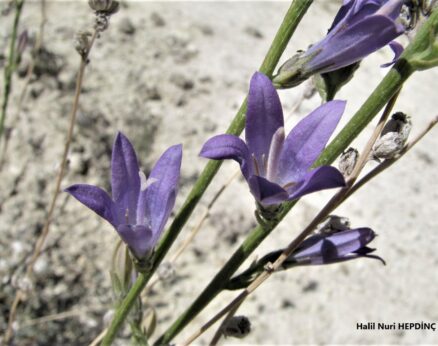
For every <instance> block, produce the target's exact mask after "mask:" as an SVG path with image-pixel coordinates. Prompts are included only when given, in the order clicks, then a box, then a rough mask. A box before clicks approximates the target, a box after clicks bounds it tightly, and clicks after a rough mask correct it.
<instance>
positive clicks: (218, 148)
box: [199, 134, 252, 179]
mask: <svg viewBox="0 0 438 346" xmlns="http://www.w3.org/2000/svg"><path fill="white" fill-rule="evenodd" d="M199 155H200V156H202V157H205V158H208V159H213V160H226V159H232V160H234V161H237V162H238V163H239V164H240V168H241V170H242V174H243V175H244V176H245V178H246V179H248V178H249V175H250V174H251V172H252V169H251V167H252V163H251V161H250V155H249V152H248V147H247V146H246V144H245V142H244V141H243V140H241V139H240V138H239V137H236V136H233V135H227V134H225V135H219V136H215V137H213V138H210V139H209V140H208V141H207V142H206V143H205V144H204V146H203V147H202V149H201V152H200V154H199Z"/></svg>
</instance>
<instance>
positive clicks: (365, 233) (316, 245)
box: [226, 227, 385, 290]
mask: <svg viewBox="0 0 438 346" xmlns="http://www.w3.org/2000/svg"><path fill="white" fill-rule="evenodd" d="M375 237H376V234H375V233H374V231H373V230H372V229H370V228H366V227H363V228H355V229H348V230H344V231H335V232H331V233H318V234H315V235H312V236H310V237H308V238H307V239H305V240H304V241H303V242H302V243H301V245H300V246H299V247H298V248H296V249H295V251H293V253H292V254H291V255H290V256H289V257H288V258H287V259H286V260H285V261H284V262H283V263H282V265H281V267H280V268H279V269H278V270H287V269H290V268H294V267H297V266H307V265H324V264H333V263H339V262H345V261H350V260H353V259H356V258H363V257H365V258H373V259H377V260H379V261H381V262H382V263H383V264H385V261H384V260H383V259H382V258H381V257H379V256H377V255H372V254H371V253H372V252H374V251H375V249H371V248H369V247H368V246H367V245H368V244H369V243H370V242H371V241H372V240H373V239H374V238H375ZM283 252H284V249H281V250H276V251H273V252H270V253H268V254H266V255H265V256H263V257H262V258H260V259H259V260H258V261H256V262H254V263H252V264H251V266H250V267H249V268H248V269H247V270H245V271H244V272H242V273H240V274H239V275H237V276H235V277H233V278H232V279H230V281H229V282H228V283H227V284H226V289H229V290H237V289H241V288H245V287H248V285H249V284H251V283H252V282H253V281H254V280H255V278H256V277H257V276H258V274H260V273H261V272H262V271H264V270H265V268H266V265H267V264H268V263H274V262H275V261H276V260H277V259H278V258H279V257H280V256H281V254H282V253H283Z"/></svg>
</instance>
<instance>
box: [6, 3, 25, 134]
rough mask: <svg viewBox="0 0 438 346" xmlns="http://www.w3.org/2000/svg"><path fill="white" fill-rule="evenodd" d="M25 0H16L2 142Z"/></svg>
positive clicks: (7, 70)
mask: <svg viewBox="0 0 438 346" xmlns="http://www.w3.org/2000/svg"><path fill="white" fill-rule="evenodd" d="M24 2H25V0H15V3H14V4H15V17H14V23H13V25H12V35H11V41H10V43H9V56H8V62H7V65H6V67H5V72H4V81H3V84H4V85H3V100H2V106H1V115H0V141H1V139H2V137H3V133H4V129H5V121H6V113H7V109H8V103H9V96H10V93H11V90H12V76H13V74H14V71H15V69H16V67H17V45H16V42H17V36H18V25H19V24H20V17H21V13H22V10H23V5H24Z"/></svg>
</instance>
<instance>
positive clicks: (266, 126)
mask: <svg viewBox="0 0 438 346" xmlns="http://www.w3.org/2000/svg"><path fill="white" fill-rule="evenodd" d="M344 108H345V102H344V101H332V102H328V103H326V104H324V105H323V106H321V107H319V108H317V109H316V110H315V111H313V112H312V113H310V114H309V115H308V116H307V117H305V118H304V119H302V120H301V121H300V122H299V123H298V125H297V126H296V127H295V128H294V129H292V131H291V132H290V133H289V135H288V136H287V137H286V138H285V133H284V120H283V111H282V108H281V104H280V99H279V97H278V94H277V91H276V90H275V88H274V86H273V85H272V83H271V81H270V80H269V78H267V77H266V76H265V75H263V74H262V73H259V72H257V73H255V74H254V75H253V77H252V79H251V83H250V89H249V96H248V111H247V113H246V125H245V136H246V143H245V142H244V141H243V140H242V139H240V138H239V137H236V136H233V135H229V134H223V135H219V136H215V137H213V138H211V139H209V140H208V141H207V142H206V143H205V144H204V147H203V148H202V150H201V153H200V155H201V156H202V157H206V158H210V159H214V160H224V159H233V160H235V161H237V162H238V163H239V164H240V168H241V171H242V174H243V176H244V177H245V179H246V180H247V182H248V184H249V187H250V190H251V193H252V194H253V195H254V197H255V199H256V200H257V202H259V203H260V204H261V205H262V206H265V207H267V206H270V205H277V204H280V203H282V202H284V201H286V200H293V199H297V198H299V197H301V196H303V195H306V194H308V193H311V192H315V191H319V190H323V189H329V188H335V187H340V186H344V184H345V182H344V178H343V176H342V174H341V173H340V172H339V171H338V170H337V169H336V168H334V167H331V166H322V167H318V168H315V169H311V166H312V164H313V163H314V162H315V160H316V159H317V158H318V156H319V155H320V154H321V152H322V150H323V149H324V147H325V145H326V143H327V141H328V140H329V138H330V136H331V135H332V133H333V131H334V130H335V127H336V125H337V124H338V122H339V120H340V118H341V116H342V113H343V112H344Z"/></svg>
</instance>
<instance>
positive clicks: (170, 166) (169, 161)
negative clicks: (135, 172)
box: [138, 145, 182, 241]
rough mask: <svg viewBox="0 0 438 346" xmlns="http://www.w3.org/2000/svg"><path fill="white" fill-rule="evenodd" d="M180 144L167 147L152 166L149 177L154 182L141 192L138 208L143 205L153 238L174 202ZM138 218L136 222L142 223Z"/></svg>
mask: <svg viewBox="0 0 438 346" xmlns="http://www.w3.org/2000/svg"><path fill="white" fill-rule="evenodd" d="M181 159H182V145H174V146H172V147H170V148H169V149H167V150H166V151H165V152H164V154H163V155H161V157H160V158H159V159H158V161H157V163H156V164H155V166H154V167H153V168H152V171H151V174H150V176H149V179H154V180H155V181H154V183H152V184H151V185H150V186H148V187H147V189H146V190H145V191H142V192H141V196H140V201H139V208H143V206H144V207H145V217H146V219H147V220H148V222H150V223H151V229H152V232H153V239H154V241H155V239H156V240H158V238H159V236H160V235H161V232H162V230H163V228H164V225H165V224H166V221H167V219H168V218H169V216H170V212H171V211H172V209H173V206H174V204H175V198H176V192H177V189H178V182H179V176H180V170H181ZM143 222H144V220H139V222H138V223H143Z"/></svg>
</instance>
